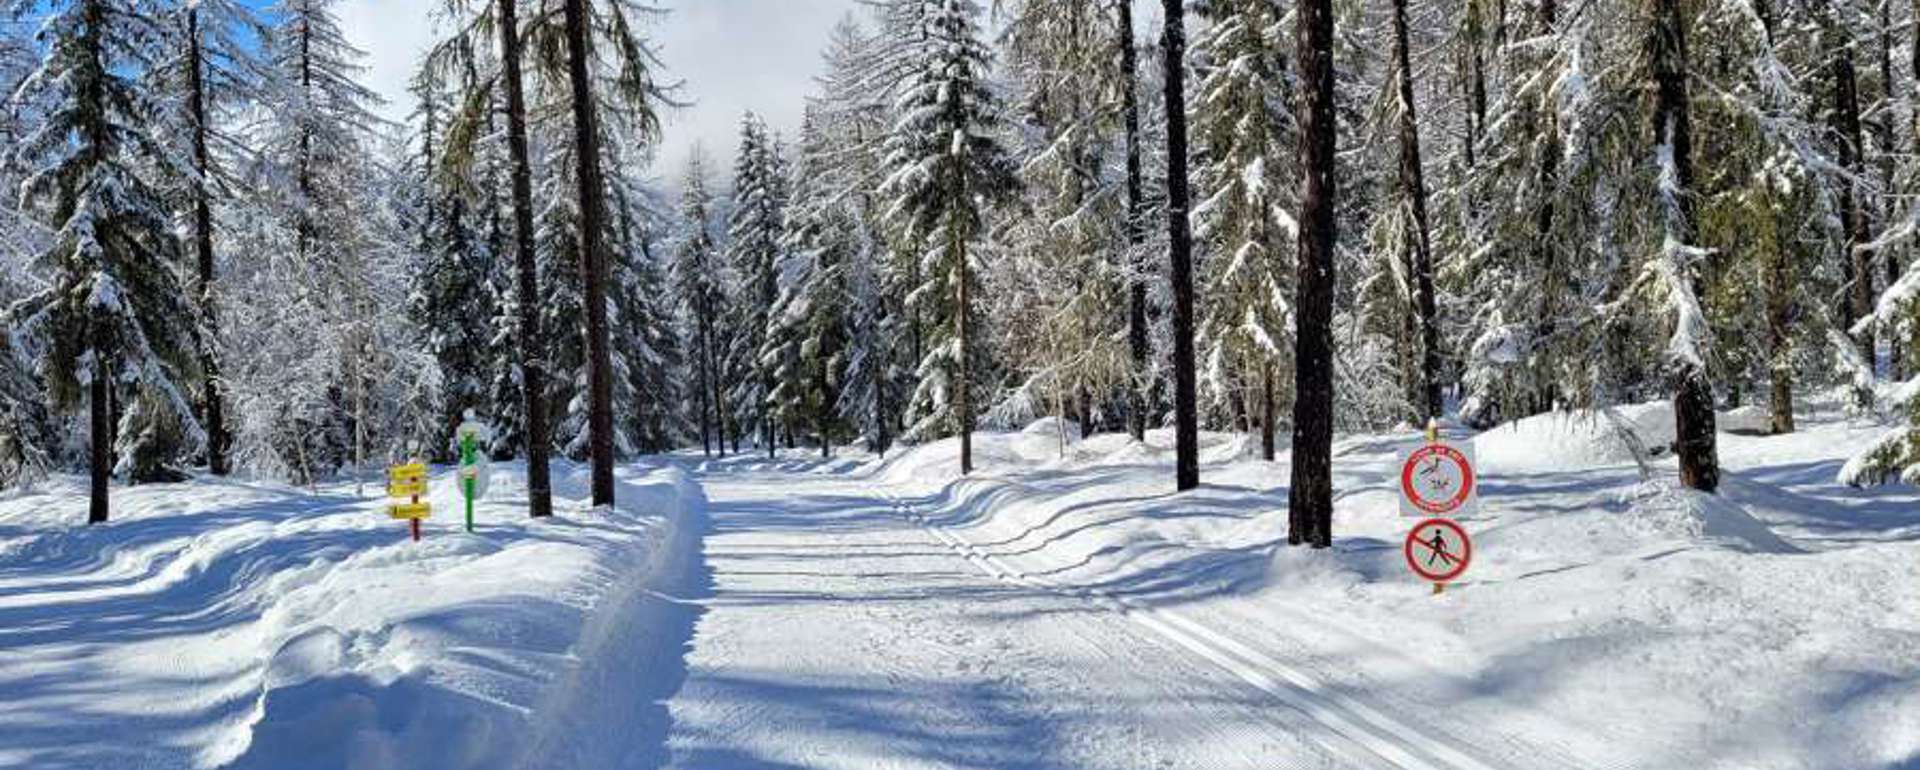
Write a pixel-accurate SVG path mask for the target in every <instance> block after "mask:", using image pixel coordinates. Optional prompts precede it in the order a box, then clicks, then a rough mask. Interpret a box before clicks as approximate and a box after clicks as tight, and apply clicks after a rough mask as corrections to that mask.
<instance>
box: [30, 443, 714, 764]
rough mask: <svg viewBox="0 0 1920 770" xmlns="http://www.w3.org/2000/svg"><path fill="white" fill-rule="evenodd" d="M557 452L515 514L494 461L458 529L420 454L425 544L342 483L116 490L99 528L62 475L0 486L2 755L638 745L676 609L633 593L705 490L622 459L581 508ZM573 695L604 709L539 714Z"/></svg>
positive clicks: (567, 753) (448, 493)
mask: <svg viewBox="0 0 1920 770" xmlns="http://www.w3.org/2000/svg"><path fill="white" fill-rule="evenodd" d="M558 475H559V476H560V477H561V478H558V479H556V482H557V483H556V486H557V487H558V489H557V491H558V492H559V493H560V494H559V495H558V497H557V499H556V500H555V503H556V508H557V513H558V516H556V517H555V518H554V519H553V520H551V521H546V522H539V523H534V522H530V521H528V520H527V519H526V518H525V513H524V512H525V510H526V503H525V491H524V484H523V481H524V477H523V476H522V474H520V473H519V472H518V470H517V469H516V468H511V467H510V468H506V469H502V470H501V471H500V472H499V473H498V475H497V476H496V477H495V481H494V484H493V489H492V492H491V496H490V497H489V499H487V500H486V501H484V502H482V503H481V504H480V505H479V507H478V509H477V511H476V519H477V520H478V522H479V528H478V532H477V533H476V534H472V535H469V534H466V533H464V532H463V531H461V529H460V527H459V525H458V523H457V522H458V520H459V518H460V515H459V512H460V508H459V507H458V498H457V497H456V493H455V491H454V489H453V486H452V483H451V481H450V480H449V477H448V476H445V475H443V476H441V477H438V478H436V480H435V483H434V487H433V495H432V500H433V502H434V507H435V518H434V519H433V520H432V521H431V522H430V523H429V524H428V525H427V527H426V534H425V537H424V539H423V540H422V541H421V542H419V543H413V542H409V541H408V537H407V529H406V525H405V522H400V521H392V520H389V519H388V518H387V516H386V514H385V511H384V504H385V500H384V499H378V498H376V497H360V496H356V495H355V494H354V491H355V490H354V487H353V485H351V484H335V485H326V486H322V487H320V488H319V489H318V490H315V491H314V492H310V491H309V490H306V489H294V488H287V487H282V486H278V485H269V484H254V483H246V482H242V481H219V480H212V479H203V480H199V481H195V482H192V483H189V484H181V485H167V486H149V487H139V488H134V489H127V490H116V494H115V505H116V510H115V519H114V520H113V521H112V522H111V523H109V524H106V525H101V526H94V527H87V526H82V525H79V522H80V521H83V520H84V515H85V500H86V497H85V491H84V487H81V486H79V484H78V482H77V481H74V480H56V481H54V482H51V483H49V484H47V485H43V486H42V487H41V488H39V489H36V490H33V491H31V492H29V493H24V494H21V493H15V494H13V495H12V496H10V497H7V498H4V499H0V767H20V768H74V769H76V770H77V769H80V768H172V767H182V768H185V767H215V766H233V767H242V768H272V769H273V770H291V769H295V768H368V769H370V770H374V769H379V768H425V767H433V768H481V767H525V766H539V767H546V766H551V767H586V766H596V765H594V763H593V760H598V759H601V758H604V757H606V756H623V755H628V754H631V753H632V749H633V747H634V746H635V745H639V746H647V745H652V746H657V745H658V743H659V740H658V735H659V733H660V731H661V729H662V728H663V726H664V717H665V715H664V712H663V711H662V710H661V709H660V708H659V707H658V705H657V704H656V703H655V701H657V699H659V698H660V697H663V696H664V695H665V694H666V693H668V692H671V691H672V690H673V689H674V688H675V687H677V686H678V679H677V678H674V676H673V671H674V664H675V663H677V661H678V658H679V655H680V649H679V648H680V645H681V644H682V643H683V642H684V639H685V636H686V632H687V628H686V620H687V618H690V615H686V613H684V612H678V611H673V610H666V611H662V609H661V608H660V607H659V606H657V605H659V603H658V602H650V599H649V597H648V596H647V595H645V594H642V593H641V591H642V590H643V589H645V588H647V587H649V586H652V585H664V584H668V583H671V582H672V579H673V578H674V575H673V574H672V573H673V571H674V570H676V569H681V566H680V565H681V560H680V559H679V557H680V555H682V554H685V553H687V552H689V551H691V550H692V546H691V545H690V544H689V543H688V542H687V539H688V538H687V537H686V536H684V535H681V534H680V533H683V532H684V533H687V534H689V535H690V534H694V533H697V532H698V530H699V524H698V521H699V517H700V516H701V512H702V510H703V505H704V504H703V501H702V499H701V497H700V492H699V489H698V487H696V486H694V485H692V484H689V483H687V482H686V480H685V479H684V477H683V475H682V474H681V473H680V471H678V470H676V469H670V468H668V469H652V470H643V469H634V470H630V471H628V472H625V473H623V475H622V477H621V485H620V488H619V492H620V499H621V505H620V507H619V508H618V509H616V510H611V511H609V510H604V509H602V510H593V509H589V508H588V507H587V506H586V504H585V503H584V502H583V498H584V497H585V496H586V495H585V479H584V478H583V477H582V475H581V474H580V473H579V472H578V471H577V470H573V469H566V470H564V471H563V472H561V473H559V474H558ZM367 491H368V493H369V495H379V494H381V493H383V492H384V489H383V488H378V487H375V486H373V485H369V486H368V488H367ZM636 613H653V614H656V615H663V616H664V617H663V618H662V620H663V621H668V622H659V623H653V624H648V625H646V626H645V627H637V626H636V627H627V626H626V625H625V623H626V621H630V620H633V619H634V617H635V615H636ZM674 615H683V616H686V617H682V618H679V619H678V621H677V624H678V628H677V629H676V628H675V622H671V621H674V620H675V618H673V617H671V616H674ZM616 657H617V658H620V659H621V662H622V664H623V665H622V666H620V667H619V670H618V672H616V673H614V674H609V673H608V672H607V671H606V670H605V669H604V668H601V667H600V666H599V665H598V663H599V662H600V661H602V660H605V659H610V658H616ZM656 658H657V659H656ZM629 662H631V663H634V664H636V665H633V666H628V665H624V664H625V663H629ZM610 684H617V685H619V686H618V687H606V686H605V685H610ZM589 699H590V700H591V702H588V701H589ZM585 709H595V710H598V717H597V718H596V721H594V722H592V724H602V723H603V722H600V721H598V720H599V719H606V720H609V722H613V721H618V722H620V723H622V724H623V729H621V730H581V731H579V732H578V733H575V732H572V731H571V730H570V728H572V727H577V726H580V725H581V724H584V723H583V722H581V721H578V720H574V721H570V722H564V723H556V722H555V721H554V720H560V719H566V718H567V715H568V714H570V713H571V712H572V711H581V710H585ZM535 713H540V714H543V715H544V716H545V717H547V719H545V720H540V721H536V720H533V719H531V718H530V716H531V715H533V714H535ZM649 726H651V729H652V731H653V732H652V735H647V734H646V733H645V731H646V730H647V729H649ZM529 758H532V759H534V760H537V761H531V762H530V761H526V760H527V759H529ZM576 760H584V761H576ZM599 766H604V765H599Z"/></svg>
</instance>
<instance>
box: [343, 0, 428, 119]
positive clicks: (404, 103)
mask: <svg viewBox="0 0 1920 770" xmlns="http://www.w3.org/2000/svg"><path fill="white" fill-rule="evenodd" d="M435 5H437V2H436V0H342V1H341V3H340V4H339V5H338V6H336V10H337V11H338V13H339V15H340V29H341V31H342V32H343V33H345V34H346V36H347V40H348V41H350V42H352V43H353V44H354V45H356V46H358V47H359V48H360V49H361V50H363V51H366V52H367V58H366V61H365V62H364V63H365V64H366V66H367V74H366V77H365V79H364V80H363V81H362V82H364V83H365V84H366V85H367V87H368V88H372V89H373V90H374V91H375V92H377V93H379V94H380V96H381V97H383V98H385V99H386V100H387V104H386V105H385V106H384V107H382V108H380V110H379V114H380V115H381V116H383V117H385V118H387V119H388V120H393V121H399V120H401V119H403V118H405V117H406V116H407V113H409V112H412V111H413V98H412V97H411V96H409V95H408V94H407V81H408V80H409V79H410V78H412V76H413V71H414V68H415V67H417V66H419V64H420V57H421V56H422V55H424V54H425V53H426V51H427V48H428V47H430V46H432V45H433V41H434V23H433V20H432V18H431V17H432V9H433V8H434V6H435Z"/></svg>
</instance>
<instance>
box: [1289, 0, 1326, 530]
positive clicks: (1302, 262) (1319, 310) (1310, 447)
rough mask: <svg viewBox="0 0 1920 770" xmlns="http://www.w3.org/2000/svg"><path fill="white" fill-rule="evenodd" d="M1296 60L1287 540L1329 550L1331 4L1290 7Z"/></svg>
mask: <svg viewBox="0 0 1920 770" xmlns="http://www.w3.org/2000/svg"><path fill="white" fill-rule="evenodd" d="M1294 14H1295V16H1294V19H1295V22H1296V30H1295V31H1296V33H1297V40H1296V46H1297V48H1296V53H1295V54H1294V58H1295V59H1296V60H1298V61H1299V62H1300V84H1301V86H1302V91H1303V92H1304V93H1303V98H1302V99H1301V100H1300V118H1299V121H1298V122H1299V124H1300V169H1301V180H1300V256H1299V263H1298V270H1297V273H1298V275H1297V279H1296V280H1297V283H1296V285H1297V286H1298V289H1297V290H1296V291H1297V293H1298V295H1297V297H1296V298H1295V300H1294V306H1295V309H1296V313H1297V314H1296V316H1295V318H1296V319H1297V320H1296V321H1295V323H1296V324H1297V326H1298V335H1297V337H1298V339H1297V341H1296V343H1295V351H1296V353H1295V363H1294V367H1293V369H1294V401H1293V481H1292V483H1290V484H1289V485H1288V489H1287V505H1288V510H1289V516H1288V518H1289V523H1290V526H1289V528H1288V532H1287V542H1289V543H1294V544H1299V543H1303V542H1304V543H1311V544H1312V545H1313V546H1314V547H1315V548H1326V547H1328V546H1331V545H1333V284H1334V261H1333V241H1334V232H1335V231H1334V228H1335V227H1336V224H1335V222H1334V213H1335V212H1334V209H1335V203H1336V196H1337V195H1338V191H1337V188H1336V186H1335V181H1334V145H1335V134H1336V132H1337V131H1338V124H1336V123H1335V120H1334V104H1333V3H1332V0H1302V2H1301V3H1300V5H1299V6H1297V7H1296V8H1295V10H1294Z"/></svg>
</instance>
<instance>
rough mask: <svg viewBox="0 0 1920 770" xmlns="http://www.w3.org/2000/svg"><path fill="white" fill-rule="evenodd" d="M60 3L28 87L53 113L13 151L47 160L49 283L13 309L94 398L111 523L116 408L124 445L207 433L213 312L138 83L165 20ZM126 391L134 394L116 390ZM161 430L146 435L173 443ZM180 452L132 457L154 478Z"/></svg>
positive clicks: (124, 462) (52, 387)
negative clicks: (159, 185) (204, 344)
mask: <svg viewBox="0 0 1920 770" xmlns="http://www.w3.org/2000/svg"><path fill="white" fill-rule="evenodd" d="M36 7H37V6H36ZM47 11H48V16H47V18H46V20H45V21H44V22H43V24H42V26H41V36H42V39H43V40H44V41H45V46H44V48H43V49H42V54H41V62H40V66H39V68H38V69H37V70H35V71H34V72H33V73H32V74H31V75H29V76H28V77H27V78H26V80H25V81H24V82H23V83H22V84H21V88H20V91H19V92H18V94H19V98H21V99H23V100H26V101H28V102H29V103H34V104H37V105H38V106H39V108H40V109H41V110H42V112H41V115H42V117H41V119H40V122H39V124H38V125H37V126H36V127H35V128H34V129H33V130H30V131H28V132H27V133H26V134H25V135H24V136H23V137H22V138H21V141H20V142H19V143H18V144H16V145H15V146H14V147H13V151H12V154H13V161H14V162H15V163H17V164H20V165H21V166H24V167H26V168H30V169H33V171H32V172H31V173H30V174H29V175H28V176H27V178H26V179H25V181H24V183H23V185H22V188H21V190H22V200H21V205H22V208H23V209H24V212H25V213H26V214H28V215H30V216H32V217H34V218H35V219H37V220H38V221H40V222H43V223H44V224H45V225H46V226H47V227H48V228H49V229H51V230H52V235H51V237H50V238H49V239H48V241H47V243H46V245H45V248H44V249H43V250H42V251H41V252H40V254H39V255H38V261H39V265H40V270H41V272H42V274H43V275H45V276H46V277H47V284H46V285H45V286H44V287H43V288H41V289H40V290H39V291H37V292H35V293H34V294H32V295H30V296H28V297H27V298H25V299H23V300H21V301H19V302H16V303H15V304H14V305H13V306H12V307H11V308H10V309H9V310H8V312H7V319H8V321H9V322H10V323H9V325H10V326H11V327H12V330H13V331H12V334H13V337H14V339H16V340H21V339H26V340H31V342H30V343H29V344H30V345H31V346H32V349H30V350H28V351H25V352H26V353H27V354H28V355H30V356H34V357H37V358H39V361H40V367H39V369H40V372H41V373H42V374H43V375H44V376H45V378H46V383H47V388H48V392H49V394H50V395H51V397H52V403H53V405H54V406H55V407H56V408H58V409H61V410H69V409H74V408H76V407H77V406H78V405H79V404H80V402H81V401H82V400H83V399H84V400H85V401H86V403H87V408H88V414H89V420H88V425H89V429H88V433H87V435H88V437H89V452H90V455H91V457H90V461H89V464H88V465H89V469H90V472H91V479H90V481H91V483H90V486H89V506H88V514H87V520H88V522H89V523H97V522H104V521H106V520H107V518H108V491H107V485H108V477H109V475H110V473H111V472H112V471H113V470H114V465H115V463H114V461H113V455H114V451H115V448H116V442H115V441H114V440H113V437H114V436H115V435H116V427H115V425H114V424H113V423H114V420H113V417H114V412H115V411H116V410H118V411H120V412H121V414H122V416H121V418H120V428H121V430H120V434H121V436H122V438H121V442H119V444H118V445H119V446H120V447H126V446H128V444H127V443H125V442H127V441H128V438H127V437H126V434H127V433H134V432H140V433H157V432H162V431H164V432H168V433H171V434H173V435H174V436H177V437H179V438H181V439H183V440H184V442H185V445H186V446H185V448H189V449H191V448H193V447H194V446H196V445H198V444H199V443H200V442H201V441H203V440H204V438H205V435H204V433H202V431H201V428H200V425H199V421H198V419H197V418H196V416H195V414H194V409H193V405H192V402H191V400H190V398H191V396H190V394H191V392H192V391H191V386H192V383H193V381H194V378H196V377H198V376H199V375H200V372H199V366H198V364H199V361H198V355H197V353H198V347H197V338H196V334H195V332H196V324H195V322H194V320H193V319H196V318H198V317H199V313H198V311H197V310H196V308H195V305H194V303H193V302H192V300H191V298H190V297H189V295H188V293H187V288H186V286H185V285H184V283H183V281H182V280H181V278H180V272H179V271H180V268H181V265H180V260H181V257H182V254H181V248H180V243H179V241H178V240H177V239H176V238H175V235H174V231H173V228H172V212H171V211H170V210H169V209H168V207H167V206H166V204H165V201H164V200H162V198H161V197H160V195H159V194H158V193H157V191H156V190H155V188H154V186H153V184H152V181H151V180H150V179H148V178H146V177H145V176H144V175H143V174H142V173H141V172H142V170H143V168H151V167H154V166H166V167H174V168H177V164H176V159H174V158H172V157H169V156H168V155H167V154H166V150H165V146H166V145H165V144H164V143H162V142H161V141H160V139H159V138H158V137H156V136H155V135H154V134H153V133H152V132H151V130H152V127H153V126H155V125H157V122H156V119H157V117H158V112H157V110H156V108H155V106H154V104H153V102H152V101H151V100H150V99H149V98H148V97H149V95H148V94H146V93H143V92H142V91H140V90H139V89H137V88H136V87H135V78H138V77H140V76H141V75H142V73H145V72H148V71H150V70H151V68H152V67H154V66H155V65H156V61H155V57H156V56H157V55H158V49H157V46H158V45H159V44H160V43H161V42H162V40H161V39H160V38H159V37H158V33H159V30H160V29H161V27H160V23H159V20H158V19H156V18H155V17H154V16H152V15H151V10H150V9H149V8H147V7H146V6H145V5H144V4H136V3H132V2H127V1H126V0H71V2H61V3H54V4H51V6H50V7H48V8H47ZM116 394H119V395H120V396H121V397H123V398H124V399H126V401H125V402H123V403H119V404H116V403H114V399H115V397H116ZM129 429H130V430H129ZM149 439H151V436H135V437H134V438H133V439H132V441H133V442H135V443H138V444H140V445H142V446H143V447H145V448H146V449H147V450H149V451H151V450H152V449H154V448H157V447H158V446H159V445H160V442H158V441H153V440H149ZM173 459H175V458H173V457H168V456H156V455H153V454H142V455H140V456H133V455H129V454H126V453H123V454H122V456H121V458H120V460H119V463H118V465H119V466H120V467H119V469H120V470H121V471H123V472H130V473H131V474H132V475H133V476H135V477H140V476H145V475H150V474H152V473H154V472H155V471H156V470H157V469H158V466H160V465H163V464H165V463H167V462H170V461H172V460H173ZM140 465H144V466H146V467H144V468H137V467H135V466H140Z"/></svg>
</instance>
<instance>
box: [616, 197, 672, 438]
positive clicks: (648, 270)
mask: <svg viewBox="0 0 1920 770" xmlns="http://www.w3.org/2000/svg"><path fill="white" fill-rule="evenodd" d="M639 167H640V166H639V165H638V164H633V163H621V164H617V165H616V166H615V168H616V169H617V170H616V171H615V173H614V174H613V176H612V178H611V180H610V181H611V183H612V184H613V186H614V187H613V204H614V209H613V214H614V218H615V223H616V228H615V232H616V233H617V238H616V239H615V241H614V242H613V246H614V247H615V248H614V259H615V265H616V266H617V267H618V268H619V269H618V270H617V271H616V272H615V285H614V295H613V311H614V313H615V317H614V319H613V322H614V329H615V332H616V334H615V338H616V339H617V340H619V341H621V345H620V350H619V353H620V355H621V357H623V358H624V359H625V370H626V371H625V374H626V379H625V383H624V385H625V388H624V390H625V392H626V400H625V401H624V402H621V401H616V405H617V406H618V407H619V408H620V415H621V421H622V422H624V423H625V425H624V428H625V433H626V434H627V436H628V439H629V440H630V441H631V442H632V445H633V449H634V451H637V452H648V453H658V452H667V451H671V450H673V449H674V448H676V447H678V446H679V444H680V442H681V440H683V439H684V438H685V437H686V436H687V429H686V422H687V421H686V414H685V411H684V409H683V405H685V404H686V402H687V398H688V396H689V394H688V392H687V388H686V387H684V384H683V382H682V381H681V379H680V378H679V376H678V374H679V372H680V371H681V369H682V368H683V367H684V365H685V361H684V353H683V346H682V344H681V340H680V335H679V333H678V331H677V330H676V328H675V325H674V323H673V318H674V308H673V307H672V305H671V304H670V303H671V302H672V300H671V297H672V295H671V293H669V292H668V290H667V286H668V281H667V277H666V269H665V266H664V265H663V264H661V261H660V258H659V254H660V253H661V249H660V243H659V242H658V234H659V233H663V232H665V231H666V230H667V216H666V215H665V214H664V213H663V212H664V206H662V205H661V204H660V202H659V199H658V196H657V195H656V194H655V192H654V191H653V190H652V189H651V188H649V187H648V186H647V185H645V184H643V183H642V182H641V181H640V180H639V179H637V178H635V177H634V175H633V174H632V173H631V171H630V170H631V169H636V168H639Z"/></svg>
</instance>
